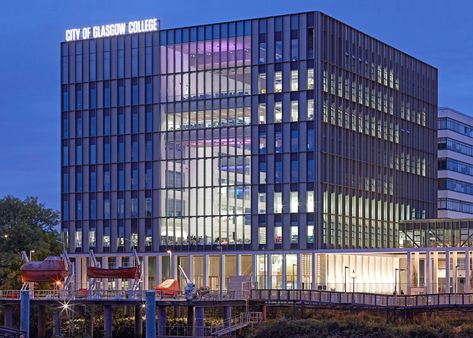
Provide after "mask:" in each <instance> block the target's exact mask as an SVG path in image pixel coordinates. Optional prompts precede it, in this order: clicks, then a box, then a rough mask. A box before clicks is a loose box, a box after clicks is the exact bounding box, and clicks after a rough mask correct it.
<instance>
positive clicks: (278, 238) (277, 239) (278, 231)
mask: <svg viewBox="0 0 473 338" xmlns="http://www.w3.org/2000/svg"><path fill="white" fill-rule="evenodd" d="M274 243H275V244H281V243H282V227H281V226H279V225H278V226H275V227H274Z"/></svg>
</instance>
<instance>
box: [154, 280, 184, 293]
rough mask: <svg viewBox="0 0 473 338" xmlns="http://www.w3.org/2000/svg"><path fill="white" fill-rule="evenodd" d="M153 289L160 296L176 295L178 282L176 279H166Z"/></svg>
mask: <svg viewBox="0 0 473 338" xmlns="http://www.w3.org/2000/svg"><path fill="white" fill-rule="evenodd" d="M155 290H156V292H157V294H158V295H161V296H176V295H177V294H178V293H179V282H178V280H177V279H166V280H165V281H164V282H162V283H161V284H159V285H158V286H156V288H155Z"/></svg>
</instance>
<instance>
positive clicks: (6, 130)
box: [0, 0, 473, 209]
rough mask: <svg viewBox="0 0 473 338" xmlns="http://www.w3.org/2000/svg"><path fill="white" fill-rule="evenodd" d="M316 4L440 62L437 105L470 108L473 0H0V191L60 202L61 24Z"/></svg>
mask: <svg viewBox="0 0 473 338" xmlns="http://www.w3.org/2000/svg"><path fill="white" fill-rule="evenodd" d="M312 10H319V11H322V12H325V13H326V14H328V15H331V16H333V17H335V18H337V19H339V20H341V21H343V22H345V23H347V24H349V25H351V26H353V27H355V28H357V29H359V30H361V31H363V32H365V33H367V34H369V35H371V36H374V37H376V38H378V39H380V40H382V41H384V42H386V43H388V44H390V45H392V46H394V47H396V48H399V49H400V50H402V51H404V52H406V53H408V54H410V55H412V56H414V57H416V58H418V59H421V60H423V61H425V62H427V63H429V64H431V65H433V66H435V67H437V68H438V70H439V106H449V107H451V108H454V109H456V110H458V111H461V112H463V113H466V114H473V38H472V37H473V24H472V21H471V18H472V13H473V2H471V1H468V0H462V1H456V0H452V1H445V0H423V1H415V0H392V1H381V0H370V1H368V0H346V1H345V0H344V1H342V0H311V1H297V0H285V1H281V0H271V1H269V0H266V1H260V0H238V1H224V0H192V1H187V0H186V1H183V0H181V1H178V0H168V1H157V0H154V1H152V0H149V1H131V0H128V1H98V0H87V1H67V0H62V1H57V0H40V1H33V0H31V1H21V0H18V1H2V2H1V3H0V13H1V21H2V24H1V30H0V37H1V41H2V49H1V50H2V53H1V54H0V74H1V75H0V76H1V81H0V145H1V146H0V147H1V148H0V150H1V151H0V197H3V196H5V195H14V196H17V197H20V198H24V197H26V196H38V197H39V198H40V200H41V201H42V202H43V203H45V204H46V206H48V207H51V208H55V209H59V200H60V185H59V184H60V176H59V173H60V166H59V156H60V148H59V132H60V123H59V122H60V119H59V117H60V111H59V108H60V107H59V71H60V67H59V66H60V62H59V51H60V50H59V44H60V42H61V41H62V40H63V39H64V31H65V30H66V29H67V28H77V27H83V26H93V25H100V24H107V23H115V22H124V21H128V20H132V19H145V18H154V17H156V18H158V19H159V20H160V21H161V27H162V28H172V27H180V26H190V25H197V24H204V23H213V22H221V21H228V20H236V19H245V18H253V17H263V16H270V15H278V14H284V13H291V12H302V11H312Z"/></svg>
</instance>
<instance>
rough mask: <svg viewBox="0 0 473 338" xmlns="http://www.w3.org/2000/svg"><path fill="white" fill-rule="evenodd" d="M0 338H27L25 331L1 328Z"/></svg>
mask: <svg viewBox="0 0 473 338" xmlns="http://www.w3.org/2000/svg"><path fill="white" fill-rule="evenodd" d="M0 337H1V338H20V337H26V333H25V331H21V330H15V329H12V328H9V327H3V326H0Z"/></svg>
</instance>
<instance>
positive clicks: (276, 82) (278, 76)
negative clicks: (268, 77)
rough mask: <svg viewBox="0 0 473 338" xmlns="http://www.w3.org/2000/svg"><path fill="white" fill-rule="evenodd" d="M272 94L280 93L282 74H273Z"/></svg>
mask: <svg viewBox="0 0 473 338" xmlns="http://www.w3.org/2000/svg"><path fill="white" fill-rule="evenodd" d="M274 92H275V93H280V92H282V72H275V73H274Z"/></svg>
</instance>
